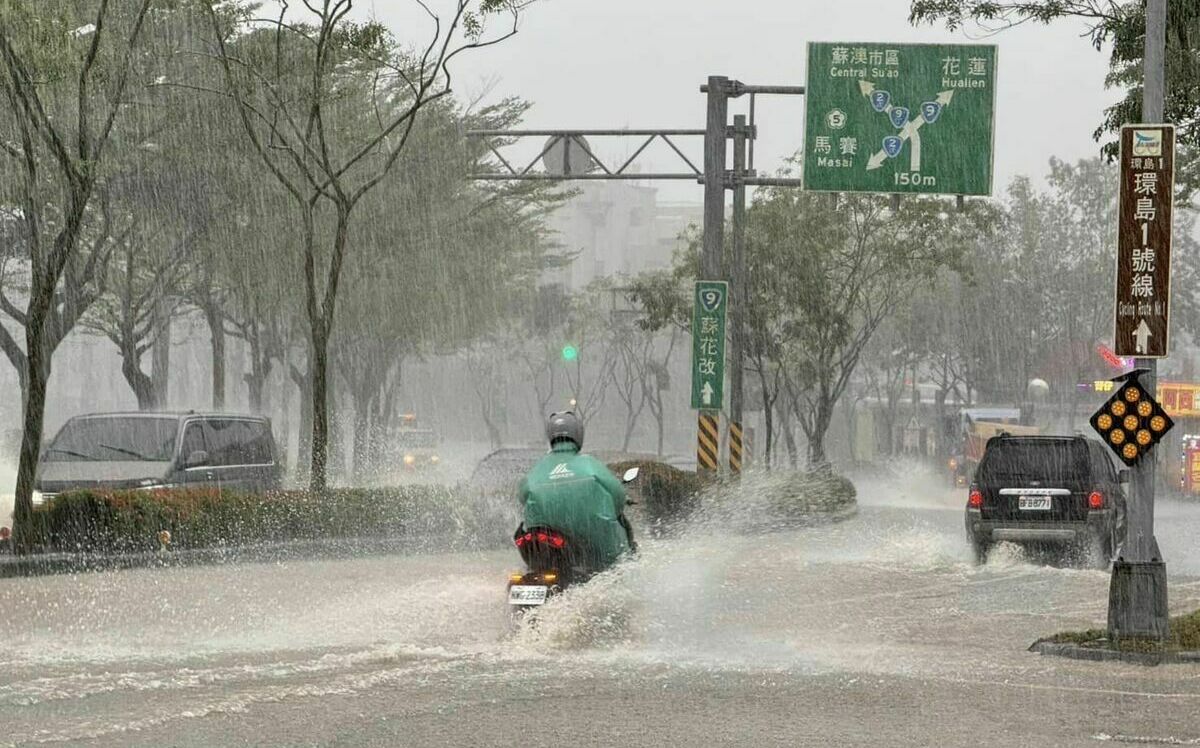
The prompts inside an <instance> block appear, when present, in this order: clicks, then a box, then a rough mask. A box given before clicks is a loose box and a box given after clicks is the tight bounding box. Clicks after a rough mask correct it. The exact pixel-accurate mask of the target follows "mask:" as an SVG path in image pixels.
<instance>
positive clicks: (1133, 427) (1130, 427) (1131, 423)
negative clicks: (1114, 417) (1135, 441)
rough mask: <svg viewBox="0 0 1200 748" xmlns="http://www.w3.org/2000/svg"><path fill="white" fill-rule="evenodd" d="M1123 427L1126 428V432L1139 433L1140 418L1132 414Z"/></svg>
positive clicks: (1127, 417)
mask: <svg viewBox="0 0 1200 748" xmlns="http://www.w3.org/2000/svg"><path fill="white" fill-rule="evenodd" d="M1121 425H1122V426H1124V427H1125V430H1126V431H1137V427H1138V417H1137V416H1135V415H1133V414H1132V413H1130V414H1129V415H1127V416H1125V420H1124V421H1122V422H1121Z"/></svg>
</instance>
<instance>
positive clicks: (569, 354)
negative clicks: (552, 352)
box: [562, 344, 579, 361]
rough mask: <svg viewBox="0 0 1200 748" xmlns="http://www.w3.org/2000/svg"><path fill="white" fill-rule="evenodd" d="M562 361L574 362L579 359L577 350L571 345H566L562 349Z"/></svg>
mask: <svg viewBox="0 0 1200 748" xmlns="http://www.w3.org/2000/svg"><path fill="white" fill-rule="evenodd" d="M562 357H563V361H574V360H575V359H577V358H579V349H578V348H576V347H575V346H573V345H570V344H567V345H564V346H563V349H562Z"/></svg>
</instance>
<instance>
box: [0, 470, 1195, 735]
mask: <svg viewBox="0 0 1200 748" xmlns="http://www.w3.org/2000/svg"><path fill="white" fill-rule="evenodd" d="M894 483H895V482H894V481H893V482H891V483H883V482H880V483H878V484H876V483H872V482H860V484H859V489H860V511H859V513H858V515H857V516H856V517H854V518H853V519H851V520H848V521H846V522H842V523H840V524H837V525H834V526H827V527H815V528H807V529H799V530H789V531H780V532H774V533H767V534H756V535H730V534H728V533H725V532H721V531H720V528H718V527H712V526H699V527H696V528H693V529H692V531H690V532H687V533H685V534H684V535H683V536H681V537H677V538H671V539H663V540H646V541H645V542H643V544H642V547H643V552H642V555H641V558H639V559H638V560H637V561H636V562H634V563H630V564H627V565H625V566H624V567H622V568H620V569H618V570H617V571H615V572H613V573H610V574H608V575H605V576H603V577H601V578H597V579H595V580H593V581H592V582H589V583H588V584H587V585H583V586H581V587H578V588H575V589H573V590H570V591H569V592H568V593H567V594H565V595H563V596H562V597H560V598H558V599H556V600H554V601H552V603H551V604H550V605H548V606H547V608H546V609H544V610H543V611H541V613H540V615H539V619H538V625H537V626H536V627H528V626H526V627H514V626H513V625H512V624H511V623H510V621H509V619H508V616H507V610H506V609H505V605H504V596H503V592H504V582H505V576H506V573H507V572H508V571H509V570H510V569H513V568H515V564H516V561H517V558H516V554H515V552H513V551H509V550H503V551H493V552H480V553H455V554H443V555H437V554H433V555H419V556H379V557H367V558H357V559H349V560H319V561H309V562H288V563H282V564H241V565H226V566H212V567H192V568H172V569H151V570H139V571H124V572H110V573H95V574H82V575H75V576H52V577H40V578H31V579H6V580H0V642H3V644H0V651H2V652H3V662H4V666H5V667H4V670H3V672H2V673H0V745H27V744H36V743H67V744H81V745H113V746H118V745H122V746H123V745H189V746H190V745H281V744H284V745H347V746H349V745H356V746H357V745H380V746H384V745H528V744H529V743H530V742H531V741H537V742H541V743H549V744H578V745H611V744H614V743H621V744H626V745H719V744H741V743H751V742H753V743H756V744H765V745H876V744H878V745H889V746H895V745H913V746H916V745H930V744H940V745H963V744H972V745H1004V746H1020V745H1050V744H1054V745H1097V744H1105V743H1110V742H1117V743H1121V742H1125V743H1146V742H1150V743H1155V742H1158V743H1162V744H1189V742H1188V741H1200V717H1198V716H1197V715H1198V714H1200V668H1197V667H1195V666H1182V665H1172V666H1164V667H1159V668H1142V667H1137V666H1133V665H1125V664H1116V663H1103V664H1098V663H1082V662H1075V661H1070V660H1060V659H1057V658H1045V657H1041V656H1039V655H1036V654H1031V653H1029V652H1027V651H1026V649H1027V648H1028V646H1029V644H1030V643H1032V642H1033V641H1034V640H1035V639H1037V638H1038V637H1040V636H1043V635H1046V634H1050V633H1053V632H1055V631H1059V630H1062V629H1066V628H1078V627H1093V626H1102V625H1103V622H1104V617H1105V610H1106V605H1107V590H1108V575H1107V573H1106V572H1102V571H1093V570H1079V569H1060V568H1050V567H1046V566H1041V565H1038V564H1036V563H1033V562H1031V561H1030V560H1028V559H1026V558H1025V557H1024V556H1023V555H1022V553H1021V552H1020V551H1019V550H1018V549H1015V548H1005V547H1002V548H1000V549H998V550H997V552H996V553H994V554H993V558H992V559H991V560H990V561H989V563H988V564H987V565H986V566H984V567H976V566H974V565H973V564H972V563H971V561H970V556H969V552H968V549H967V547H966V543H965V540H964V533H963V529H962V507H961V501H962V497H961V496H960V495H958V493H957V492H955V493H951V492H949V491H947V490H946V489H944V488H941V487H938V486H936V485H932V484H930V485H924V484H923V483H922V482H921V481H920V480H918V479H914V480H912V481H908V482H907V483H906V485H903V486H896V485H894ZM1158 526H1159V530H1158V535H1159V540H1160V545H1161V547H1162V550H1163V552H1164V554H1165V555H1166V558H1167V560H1168V568H1169V573H1170V582H1171V588H1170V595H1171V607H1172V610H1173V611H1183V610H1191V609H1195V608H1196V607H1198V606H1200V549H1197V547H1196V540H1195V539H1196V538H1197V537H1200V504H1195V505H1193V504H1187V503H1178V502H1170V501H1167V502H1163V504H1162V506H1161V508H1160V510H1159V514H1158ZM1196 744H1200V742H1198V743H1196Z"/></svg>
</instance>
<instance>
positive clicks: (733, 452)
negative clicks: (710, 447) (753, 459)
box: [729, 421, 742, 475]
mask: <svg viewBox="0 0 1200 748" xmlns="http://www.w3.org/2000/svg"><path fill="white" fill-rule="evenodd" d="M729 472H731V473H733V474H734V475H740V474H741V472H742V424H740V423H737V422H735V421H730V422H729Z"/></svg>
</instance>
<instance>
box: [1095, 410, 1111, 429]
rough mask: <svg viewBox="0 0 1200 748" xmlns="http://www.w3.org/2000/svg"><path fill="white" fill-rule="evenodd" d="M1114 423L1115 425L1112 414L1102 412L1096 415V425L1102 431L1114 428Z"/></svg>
mask: <svg viewBox="0 0 1200 748" xmlns="http://www.w3.org/2000/svg"><path fill="white" fill-rule="evenodd" d="M1112 425H1113V420H1112V416H1110V415H1109V414H1107V413H1101V414H1100V415H1099V416H1097V417H1096V426H1097V427H1098V428H1099V429H1100V430H1101V431H1108V430H1109V429H1111V428H1112Z"/></svg>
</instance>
